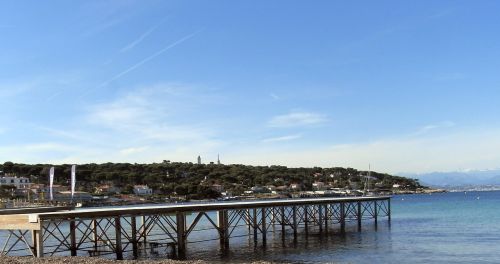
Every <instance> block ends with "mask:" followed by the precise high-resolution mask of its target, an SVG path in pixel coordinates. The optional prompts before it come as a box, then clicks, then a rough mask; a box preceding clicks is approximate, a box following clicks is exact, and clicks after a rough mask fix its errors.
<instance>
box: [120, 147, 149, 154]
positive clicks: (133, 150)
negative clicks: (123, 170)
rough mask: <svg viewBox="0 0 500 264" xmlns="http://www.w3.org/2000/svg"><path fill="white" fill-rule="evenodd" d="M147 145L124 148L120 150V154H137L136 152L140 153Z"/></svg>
mask: <svg viewBox="0 0 500 264" xmlns="http://www.w3.org/2000/svg"><path fill="white" fill-rule="evenodd" d="M148 148H149V147H147V146H144V147H135V148H134V147H132V148H126V149H122V150H120V154H122V155H131V154H137V153H142V152H144V151H146V150H147V149H148Z"/></svg>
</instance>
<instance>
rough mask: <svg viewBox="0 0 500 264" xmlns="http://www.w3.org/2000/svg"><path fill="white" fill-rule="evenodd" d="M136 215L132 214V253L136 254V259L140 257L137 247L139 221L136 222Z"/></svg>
mask: <svg viewBox="0 0 500 264" xmlns="http://www.w3.org/2000/svg"><path fill="white" fill-rule="evenodd" d="M136 221H137V220H136V217H135V216H131V217H130V229H131V237H132V241H131V242H132V254H133V256H134V259H137V258H138V257H139V252H138V249H137V223H136Z"/></svg>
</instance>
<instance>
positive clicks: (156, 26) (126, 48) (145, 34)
mask: <svg viewBox="0 0 500 264" xmlns="http://www.w3.org/2000/svg"><path fill="white" fill-rule="evenodd" d="M163 23H165V19H164V20H162V21H161V22H160V23H158V24H157V25H155V26H152V27H150V28H149V29H148V30H147V31H146V32H144V33H142V35H140V36H139V37H138V38H137V39H135V40H134V41H132V42H130V43H129V44H127V46H125V47H123V48H122V49H120V52H127V51H129V50H131V49H133V48H134V47H135V46H137V45H138V44H140V43H141V42H142V41H143V40H144V39H146V38H147V37H148V36H149V35H150V34H151V33H153V32H154V31H155V30H156V29H157V28H158V27H159V26H161V25H162V24H163Z"/></svg>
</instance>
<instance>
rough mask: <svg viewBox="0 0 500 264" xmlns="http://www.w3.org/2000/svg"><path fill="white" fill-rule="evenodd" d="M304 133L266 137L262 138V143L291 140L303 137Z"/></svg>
mask: <svg viewBox="0 0 500 264" xmlns="http://www.w3.org/2000/svg"><path fill="white" fill-rule="evenodd" d="M301 137H302V135H300V134H296V135H288V136H282V137H272V138H265V139H263V140H261V142H262V143H270V142H281V141H290V140H294V139H298V138H301Z"/></svg>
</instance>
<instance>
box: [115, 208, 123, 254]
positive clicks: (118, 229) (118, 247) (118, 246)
mask: <svg viewBox="0 0 500 264" xmlns="http://www.w3.org/2000/svg"><path fill="white" fill-rule="evenodd" d="M115 251H116V259H117V260H123V250H122V224H121V222H120V217H115Z"/></svg>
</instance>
